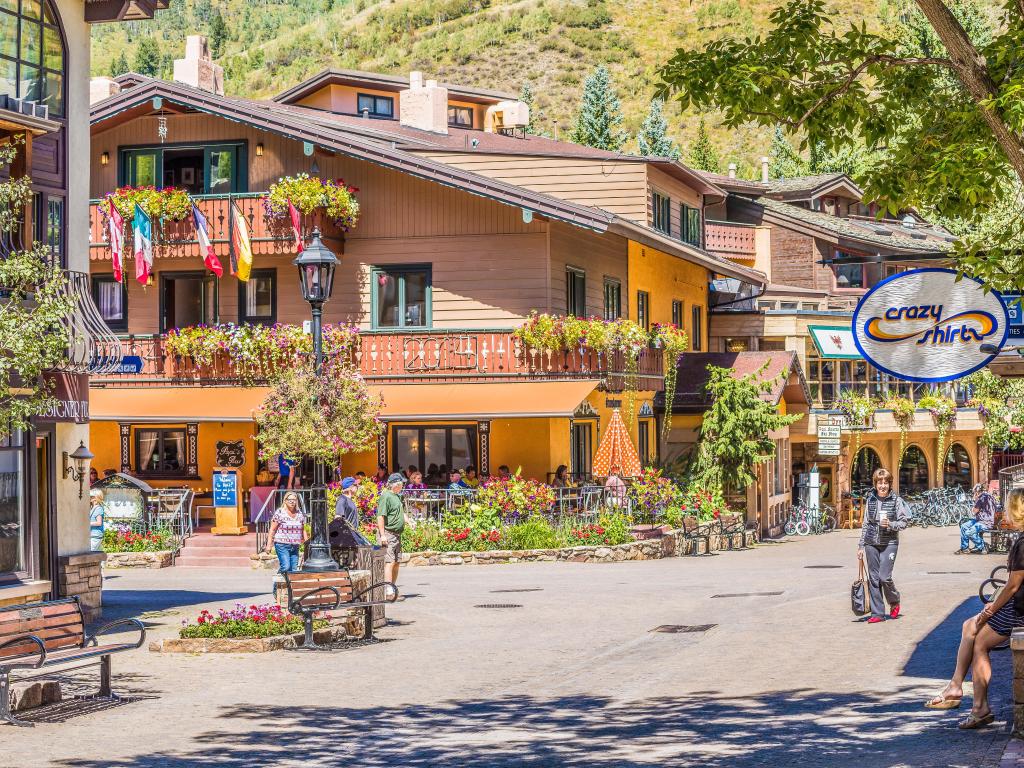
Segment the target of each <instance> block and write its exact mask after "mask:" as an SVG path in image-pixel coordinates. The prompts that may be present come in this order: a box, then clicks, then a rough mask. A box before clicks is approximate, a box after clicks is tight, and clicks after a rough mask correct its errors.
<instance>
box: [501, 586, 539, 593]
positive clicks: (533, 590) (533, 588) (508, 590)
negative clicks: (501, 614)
mask: <svg viewBox="0 0 1024 768" xmlns="http://www.w3.org/2000/svg"><path fill="white" fill-rule="evenodd" d="M543 591H544V588H543V587H531V588H530V589H492V590H491V593H492V594H496V593H498V592H543Z"/></svg>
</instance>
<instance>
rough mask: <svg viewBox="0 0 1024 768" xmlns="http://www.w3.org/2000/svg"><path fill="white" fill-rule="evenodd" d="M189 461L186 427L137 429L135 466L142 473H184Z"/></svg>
mask: <svg viewBox="0 0 1024 768" xmlns="http://www.w3.org/2000/svg"><path fill="white" fill-rule="evenodd" d="M188 463H189V462H188V460H187V458H186V456H185V428H184V427H180V428H175V429H136V430H135V467H136V468H137V470H138V471H139V473H140V474H144V475H161V474H162V475H183V474H185V473H186V467H187V466H188Z"/></svg>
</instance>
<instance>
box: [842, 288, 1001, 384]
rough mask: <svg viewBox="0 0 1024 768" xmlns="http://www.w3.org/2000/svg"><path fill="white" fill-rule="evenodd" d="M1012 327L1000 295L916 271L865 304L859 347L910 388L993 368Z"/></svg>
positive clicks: (856, 321)
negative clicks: (912, 383) (916, 383)
mask: <svg viewBox="0 0 1024 768" xmlns="http://www.w3.org/2000/svg"><path fill="white" fill-rule="evenodd" d="M1009 326H1010V319H1009V316H1008V315H1007V311H1006V304H1005V303H1004V302H1003V298H1002V296H1000V295H999V294H998V293H997V292H996V291H989V292H988V293H986V292H985V290H984V288H983V286H982V283H981V281H980V280H975V279H974V278H970V277H964V278H962V279H961V280H959V281H958V280H957V273H956V272H955V271H954V270H952V269H938V268H928V269H912V270H910V271H908V272H901V273H899V274H897V275H893V276H892V277H888V278H886V279H885V280H883V281H882V282H880V283H879V284H878V285H876V286H875V287H874V288H872V289H871V290H870V291H868V292H867V293H866V294H864V296H863V297H862V298H861V300H860V302H859V303H858V304H857V309H856V311H855V312H854V313H853V340H854V342H855V343H856V344H857V349H858V350H860V353H861V354H862V355H863V356H864V358H865V359H866V360H867V361H868V362H870V363H871V364H872V365H874V366H875V367H876V368H878V369H879V370H880V371H883V372H884V373H888V374H889V375H890V376H895V377H896V378H898V379H904V380H906V381H921V382H939V381H952V380H953V379H959V378H961V377H962V376H966V375H967V374H969V373H973V372H974V371H976V370H978V369H979V368H983V367H984V366H986V365H987V364H988V363H989V361H991V360H992V358H994V357H995V356H996V355H997V354H999V350H1000V349H1001V348H1002V346H1003V344H1004V343H1005V342H1006V338H1007V334H1008V331H1009Z"/></svg>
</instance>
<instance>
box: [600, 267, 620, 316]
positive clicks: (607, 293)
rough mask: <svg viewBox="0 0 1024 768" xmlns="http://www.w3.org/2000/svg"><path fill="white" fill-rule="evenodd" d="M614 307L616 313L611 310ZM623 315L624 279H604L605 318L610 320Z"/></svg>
mask: <svg viewBox="0 0 1024 768" xmlns="http://www.w3.org/2000/svg"><path fill="white" fill-rule="evenodd" d="M609 308H612V309H614V313H612V312H609ZM620 317H622V281H621V280H619V279H618V278H615V277H605V279H604V319H605V320H606V321H608V322H611V321H613V320H618V319H619V318H620Z"/></svg>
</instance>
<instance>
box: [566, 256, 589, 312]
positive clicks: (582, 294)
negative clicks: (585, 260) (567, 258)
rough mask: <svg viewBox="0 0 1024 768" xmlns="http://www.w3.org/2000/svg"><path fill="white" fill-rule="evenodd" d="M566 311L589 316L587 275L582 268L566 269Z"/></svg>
mask: <svg viewBox="0 0 1024 768" xmlns="http://www.w3.org/2000/svg"><path fill="white" fill-rule="evenodd" d="M565 312H566V314H569V315H575V316H576V317H586V316H587V275H586V273H585V272H584V271H583V270H582V269H576V268H575V267H568V268H566V270H565Z"/></svg>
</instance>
